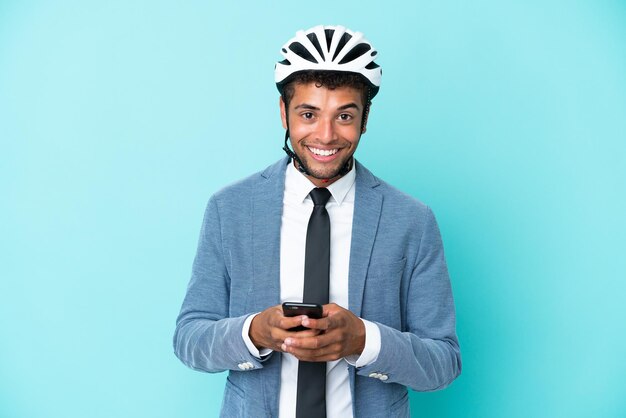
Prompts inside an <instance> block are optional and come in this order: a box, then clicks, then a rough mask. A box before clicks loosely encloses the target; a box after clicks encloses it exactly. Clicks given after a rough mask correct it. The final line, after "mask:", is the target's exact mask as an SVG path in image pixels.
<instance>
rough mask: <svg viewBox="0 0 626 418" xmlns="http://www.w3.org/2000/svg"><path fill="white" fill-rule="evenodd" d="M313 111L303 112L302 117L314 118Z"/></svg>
mask: <svg viewBox="0 0 626 418" xmlns="http://www.w3.org/2000/svg"><path fill="white" fill-rule="evenodd" d="M313 116H314V115H313V112H304V113H302V117H303V118H304V119H306V120H311V119H313Z"/></svg>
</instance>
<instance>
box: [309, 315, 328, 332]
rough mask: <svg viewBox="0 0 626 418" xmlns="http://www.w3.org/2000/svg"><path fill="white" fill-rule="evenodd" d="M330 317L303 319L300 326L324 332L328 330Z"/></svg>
mask: <svg viewBox="0 0 626 418" xmlns="http://www.w3.org/2000/svg"><path fill="white" fill-rule="evenodd" d="M330 321H331V320H330V317H326V318H321V319H313V318H304V319H303V320H302V326H305V327H307V328H311V329H317V330H320V331H326V330H327V329H329V328H330V324H331V322H330Z"/></svg>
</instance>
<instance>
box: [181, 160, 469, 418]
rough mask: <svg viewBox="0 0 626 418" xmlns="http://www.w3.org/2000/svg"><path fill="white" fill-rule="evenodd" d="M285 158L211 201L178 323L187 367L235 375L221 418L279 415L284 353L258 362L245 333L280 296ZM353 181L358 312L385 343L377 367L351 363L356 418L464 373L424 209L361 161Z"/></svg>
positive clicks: (438, 249)
mask: <svg viewBox="0 0 626 418" xmlns="http://www.w3.org/2000/svg"><path fill="white" fill-rule="evenodd" d="M288 161H289V160H288V159H287V158H284V159H282V160H280V161H279V162H277V163H275V164H273V165H272V166H270V167H268V168H267V169H265V170H264V171H263V172H261V173H257V174H254V175H252V176H250V177H248V178H246V179H244V180H242V181H240V182H238V183H236V184H234V185H231V186H229V187H226V188H224V189H223V190H221V191H219V192H218V193H216V194H215V195H214V196H212V197H211V199H210V200H209V203H208V206H207V209H206V213H205V217H204V222H203V225H202V231H201V234H200V240H199V244H198V252H197V255H196V258H195V261H194V264H193V272H192V277H191V281H190V282H189V287H188V289H187V294H186V297H185V300H184V302H183V305H182V309H181V312H180V315H179V317H178V320H177V324H176V332H175V335H174V350H175V353H176V355H177V356H178V358H179V359H180V360H181V361H182V362H183V363H184V364H186V365H187V366H189V367H191V368H193V369H197V370H202V371H205V372H210V373H213V372H221V371H224V370H229V374H228V378H227V382H226V389H225V392H224V398H223V403H222V413H221V416H223V417H276V416H278V388H279V385H280V363H281V356H280V355H278V354H274V355H271V356H269V358H268V359H265V360H264V361H262V362H261V361H259V360H258V359H256V358H255V357H254V356H252V355H251V354H250V353H249V351H248V349H247V348H246V346H245V344H244V342H243V339H242V337H241V330H242V326H243V323H244V320H245V318H246V317H247V316H248V315H250V314H251V313H254V312H260V311H262V310H264V309H266V308H268V307H269V306H273V305H277V304H279V303H280V276H279V269H280V260H279V259H280V224H281V214H282V206H283V189H284V182H285V168H286V166H287V164H288ZM355 187H356V193H355V205H354V220H353V227H352V244H351V250H350V273H349V309H350V310H351V311H352V312H353V313H354V314H355V315H357V316H360V317H361V318H364V319H367V320H370V321H373V322H375V323H376V324H377V325H378V326H379V328H380V332H381V340H382V342H381V349H380V354H379V356H378V359H377V360H376V361H375V362H374V363H372V364H370V365H368V366H365V367H362V368H359V369H355V368H354V367H350V370H349V371H350V385H351V391H352V397H353V408H354V416H355V417H385V418H388V417H406V416H409V403H408V394H407V389H406V388H407V387H410V388H412V389H414V390H418V391H430V390H437V389H440V388H443V387H445V386H447V385H448V384H450V382H452V381H453V380H454V379H455V378H456V377H457V376H458V375H459V373H460V372H461V357H460V351H459V345H458V339H457V336H456V331H455V322H456V321H455V312H454V302H453V299H452V291H451V288H450V281H449V278H448V271H447V268H446V263H445V259H444V253H443V245H442V242H441V238H440V234H439V229H438V227H437V223H436V221H435V218H434V216H433V214H432V212H431V210H430V209H429V208H428V207H427V206H425V205H424V204H422V203H420V202H418V201H416V200H415V199H413V198H411V197H409V196H407V195H405V194H403V193H401V192H399V191H398V190H396V189H394V188H393V187H391V186H389V185H388V184H386V183H385V182H383V181H381V180H379V179H378V178H376V177H375V176H374V175H372V173H370V172H369V171H368V170H367V169H366V168H365V167H363V166H362V165H360V164H359V163H358V162H357V166H356V183H355ZM242 369H247V370H242ZM370 375H371V376H370Z"/></svg>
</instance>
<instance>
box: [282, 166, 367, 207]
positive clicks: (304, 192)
mask: <svg viewBox="0 0 626 418" xmlns="http://www.w3.org/2000/svg"><path fill="white" fill-rule="evenodd" d="M355 179H356V164H354V162H353V164H352V168H351V169H350V171H349V172H348V173H346V175H344V176H343V177H341V178H340V179H339V180H337V181H335V182H334V183H332V184H331V185H330V186H328V191H329V192H330V194H331V195H332V197H333V199H334V200H335V202H337V204H338V205H341V204H342V203H343V201H344V199H345V198H346V195H347V194H348V192H349V191H350V189H351V188H352V185H353V184H354V181H355ZM315 187H316V186H315V185H314V184H313V183H312V182H311V180H309V179H308V178H307V177H306V176H305V175H304V174H302V173H301V172H299V171H298V169H297V168H296V167H295V166H294V164H293V161H292V162H290V163H289V165H288V166H287V171H286V173H285V195H290V196H293V198H294V199H295V200H297V202H299V203H302V202H304V201H305V200H306V199H307V197H308V196H309V193H310V192H311V190H313V189H314V188H315ZM309 199H310V197H309Z"/></svg>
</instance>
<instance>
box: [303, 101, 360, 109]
mask: <svg viewBox="0 0 626 418" xmlns="http://www.w3.org/2000/svg"><path fill="white" fill-rule="evenodd" d="M294 109H306V110H320V108H319V107H317V106H313V105H311V104H308V103H302V104H299V105H298V106H296V107H295V108H294ZM346 109H357V110H359V106H358V105H357V104H356V103H354V102H352V103H347V104H345V105H342V106H339V107H338V108H337V110H346Z"/></svg>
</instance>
